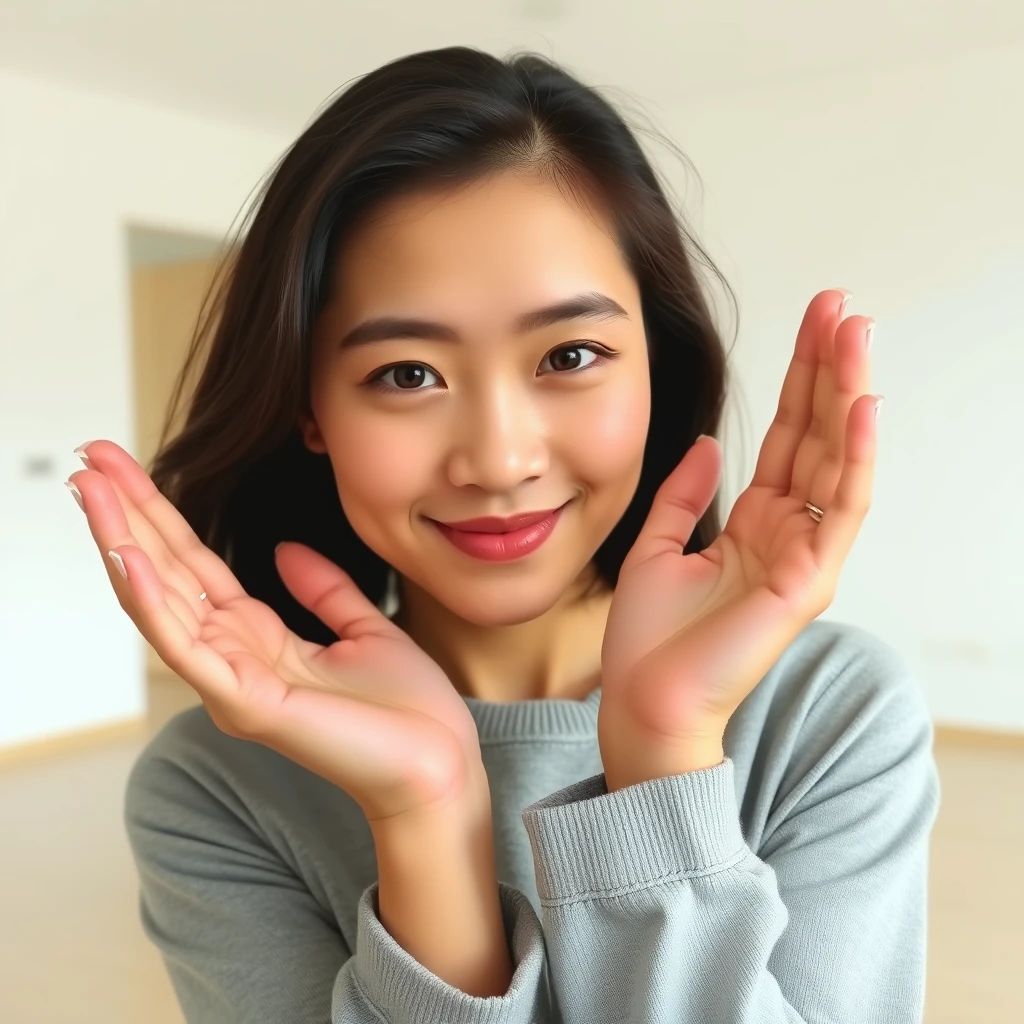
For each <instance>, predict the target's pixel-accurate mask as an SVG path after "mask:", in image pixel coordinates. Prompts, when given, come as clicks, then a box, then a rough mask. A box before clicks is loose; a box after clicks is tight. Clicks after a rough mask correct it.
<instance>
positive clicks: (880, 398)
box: [875, 395, 885, 423]
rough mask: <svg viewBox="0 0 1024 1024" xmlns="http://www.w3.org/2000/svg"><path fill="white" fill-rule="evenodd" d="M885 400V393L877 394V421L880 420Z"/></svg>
mask: <svg viewBox="0 0 1024 1024" xmlns="http://www.w3.org/2000/svg"><path fill="white" fill-rule="evenodd" d="M884 401H885V395H877V396H876V397H875V422H876V423H877V422H878V413H879V412H880V411H881V408H882V403H883V402H884Z"/></svg>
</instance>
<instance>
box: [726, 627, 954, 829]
mask: <svg viewBox="0 0 1024 1024" xmlns="http://www.w3.org/2000/svg"><path fill="white" fill-rule="evenodd" d="M933 735H934V730H933V725H932V718H931V714H930V711H929V708H928V705H927V701H926V700H925V696H924V692H923V689H922V687H921V685H920V682H919V680H918V679H917V677H916V675H915V673H914V671H913V670H912V668H911V666H910V664H909V662H908V659H907V658H906V657H905V656H904V655H903V654H902V653H901V652H900V651H899V650H897V649H896V648H895V647H894V646H893V645H892V644H891V643H889V642H888V641H886V640H883V639H882V638H881V637H879V636H877V635H875V634H873V633H871V632H869V631H868V630H866V629H863V628H861V627H858V626H853V625H850V624H848V623H843V622H836V621H826V620H820V619H816V620H815V621H813V622H812V623H810V624H809V625H808V626H807V627H806V628H805V629H804V630H802V631H801V633H800V634H799V635H798V636H797V637H796V638H795V639H794V641H793V642H792V643H791V644H790V645H789V647H788V648H786V650H785V651H784V652H783V654H782V656H781V657H780V658H779V659H778V661H777V662H776V663H775V664H774V665H773V666H772V668H771V669H770V670H769V672H768V673H767V674H766V675H765V677H764V679H763V680H762V681H761V682H760V683H759V684H758V686H757V687H755V689H754V690H753V692H752V693H751V694H750V695H749V696H748V697H747V699H746V700H745V701H744V703H743V705H741V707H740V708H739V709H738V710H737V713H736V714H735V715H734V716H733V719H732V720H731V721H730V723H729V727H728V730H727V732H726V742H727V752H728V753H730V755H731V756H732V758H733V760H734V762H735V764H736V768H737V775H738V781H739V785H740V789H741V791H744V792H745V800H746V801H747V803H748V805H750V807H751V814H752V815H753V809H752V807H753V805H752V804H751V801H753V802H756V803H757V804H758V806H761V805H762V804H763V806H762V807H761V810H762V812H764V813H767V812H768V810H769V808H774V809H776V810H777V809H778V808H779V807H780V805H786V806H788V805H790V804H791V803H792V801H795V800H798V799H802V798H812V797H811V794H817V796H816V797H813V798H815V799H816V798H819V797H821V796H822V795H824V793H825V792H826V791H831V790H832V788H835V789H836V790H837V791H842V790H843V789H845V788H850V789H852V788H856V787H859V786H862V785H871V786H878V787H880V788H883V789H886V790H888V791H889V792H890V793H891V791H892V790H893V788H895V787H899V786H903V785H906V784H908V782H909V785H910V786H911V788H913V789H915V790H917V791H918V792H919V795H920V796H921V799H922V800H925V801H926V802H931V801H932V800H933V791H934V790H935V789H936V778H935V777H936V769H935V763H934V757H933V750H932V746H933Z"/></svg>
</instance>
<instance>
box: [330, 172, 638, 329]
mask: <svg viewBox="0 0 1024 1024" xmlns="http://www.w3.org/2000/svg"><path fill="white" fill-rule="evenodd" d="M583 202H584V201H583V200H582V199H580V200H575V199H570V198H568V197H567V196H566V195H565V194H563V192H562V191H561V190H560V189H559V188H558V187H557V186H556V185H555V184H554V183H553V182H551V181H549V180H546V179H543V178H539V177H537V176H535V175H528V174H525V173H518V172H511V171H506V172H500V173H497V174H494V175H491V176H488V177H486V178H483V179H479V180H476V181H473V182H470V183H468V184H462V185H459V186H458V187H452V186H442V187H432V188H425V189H421V190H417V191H414V192H410V193H407V194H405V195H402V196H399V197H396V198H394V199H392V200H389V201H387V202H386V203H384V204H383V205H382V206H381V207H380V208H379V209H378V210H375V211H374V212H373V213H372V215H371V216H370V217H368V219H367V220H366V221H365V222H364V223H363V224H362V225H360V226H359V228H358V229H357V230H356V231H355V232H354V233H353V234H352V235H351V236H350V237H349V238H348V239H347V241H346V243H345V245H344V246H343V248H342V250H341V252H339V259H338V263H337V274H338V278H337V281H336V285H337V287H336V290H335V295H336V297H337V299H338V300H339V301H340V302H341V303H342V304H343V305H344V306H345V307H348V308H349V310H350V312H351V313H352V314H353V315H357V314H358V313H362V312H365V311H366V307H369V306H373V307H375V306H376V305H377V304H379V303H387V302H389V301H394V300H395V299H399V300H408V301H409V302H412V303H422V302H427V301H429V302H431V303H432V304H434V305H437V304H441V305H443V306H444V307H445V308H450V305H451V304H452V303H454V304H455V306H456V307H458V306H462V305H472V303H471V297H472V296H474V295H475V296H477V297H478V298H479V299H480V301H481V302H483V303H485V304H491V307H492V308H493V304H494V303H495V302H499V303H502V304H503V306H505V310H506V311H508V310H509V309H512V308H515V309H517V310H521V309H522V308H527V306H529V305H530V304H531V303H533V304H536V303H537V302H538V301H544V300H548V299H550V300H556V299H558V298H563V297H565V295H567V294H573V293H577V292H580V291H590V290H595V289H597V290H601V291H606V292H609V293H611V292H613V291H618V292H619V294H617V295H615V297H616V298H617V299H619V301H620V302H623V304H626V302H631V301H633V300H634V297H635V295H636V291H635V284H634V282H633V278H632V274H631V272H630V270H629V268H628V265H627V264H626V261H625V259H624V257H623V256H622V254H621V253H620V251H619V247H618V244H617V241H616V238H615V233H614V229H613V227H612V224H611V220H610V218H609V217H608V216H607V215H606V214H605V213H604V212H603V211H602V210H601V208H600V206H599V205H598V204H597V203H595V202H589V203H587V204H586V205H583ZM620 296H621V297H620ZM416 311H417V312H424V310H423V309H421V308H419V307H418V308H417V310H416ZM435 311H438V312H439V311H440V310H435Z"/></svg>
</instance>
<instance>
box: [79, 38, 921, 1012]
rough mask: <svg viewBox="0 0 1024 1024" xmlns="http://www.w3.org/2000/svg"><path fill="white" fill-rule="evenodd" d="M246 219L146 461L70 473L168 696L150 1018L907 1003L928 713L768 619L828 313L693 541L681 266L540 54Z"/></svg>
mask: <svg viewBox="0 0 1024 1024" xmlns="http://www.w3.org/2000/svg"><path fill="white" fill-rule="evenodd" d="M254 210H255V215H254V216H253V217H252V218H251V224H250V225H249V227H248V230H247V231H246V232H245V237H244V240H243V241H242V242H241V245H240V248H239V250H238V253H237V258H236V259H235V260H234V262H233V264H232V266H231V268H230V270H229V271H228V270H226V271H225V276H224V278H223V280H222V282H221V283H220V287H219V290H217V291H216V293H215V299H216V301H214V302H213V303H212V304H210V305H209V307H208V309H207V313H206V316H205V318H204V320H203V323H202V324H201V326H200V329H199V330H198V331H197V334H196V338H195V342H194V344H193V347H192V350H191V352H190V357H189V363H188V364H187V365H186V367H185V369H184V371H183V373H182V377H181V379H180V380H179V382H178V391H177V399H176V401H177V400H180V398H181V395H182V393H183V391H182V382H183V381H184V380H185V379H186V378H187V377H188V376H189V374H190V372H191V369H192V368H193V367H196V366H198V365H199V359H200V352H201V351H202V350H203V343H204V341H207V340H209V341H210V342H211V344H210V346H209V350H208V352H206V353H205V354H204V361H203V363H202V367H201V372H200V374H199V378H198V383H197V386H196V387H195V391H194V397H193V398H192V400H191V404H190V405H189V407H188V410H187V416H186V418H185V422H184V426H183V429H182V430H181V432H180V433H179V434H178V435H177V436H175V437H174V439H173V440H171V441H167V438H166V436H165V438H164V443H163V447H162V450H161V451H160V453H159V455H158V457H157V459H156V461H155V464H154V466H153V468H152V479H150V477H149V476H147V474H146V473H145V472H144V471H143V470H142V468H141V467H140V466H139V465H138V464H137V463H136V462H135V461H134V460H133V459H132V458H131V457H130V456H129V455H128V454H127V453H126V452H125V451H124V450H123V449H121V448H120V447H119V446H117V445H116V444H114V443H113V442H111V441H95V442H90V443H88V444H87V445H85V446H83V447H82V448H81V449H80V450H79V451H80V453H81V454H82V455H83V457H84V459H85V463H86V467H87V468H86V469H85V470H83V471H79V472H77V473H75V474H73V476H72V478H71V480H70V484H71V485H72V488H73V490H76V492H77V494H76V496H80V499H81V501H82V502H83V508H84V509H85V512H86V514H87V516H88V521H89V527H90V529H91V531H92V533H93V536H94V538H95V540H96V542H97V544H98V546H99V550H100V551H101V552H102V554H103V556H104V559H105V564H106V566H107V568H108V572H109V575H110V580H111V584H112V586H113V588H114V590H115V592H116V594H117V599H118V601H119V603H120V604H121V606H122V607H123V608H124V610H125V611H126V612H127V614H128V615H129V616H130V617H131V618H132V620H133V622H134V623H135V624H136V625H137V627H138V628H139V630H140V632H141V633H142V634H143V635H144V636H145V637H146V638H147V639H148V640H149V641H150V643H152V644H153V646H154V647H155V648H156V650H157V651H158V653H159V654H160V656H161V657H162V658H163V660H164V661H165V662H166V663H167V664H168V665H169V666H170V667H171V668H172V669H174V670H175V671H176V672H177V673H178V674H179V675H181V676H182V678H184V679H185V680H186V681H187V682H188V683H189V684H191V685H192V686H193V687H194V688H195V689H196V691H197V692H198V693H199V695H200V697H201V698H202V702H203V703H202V704H201V705H199V706H197V707H195V708H193V709H190V710H188V711H186V712H184V713H183V714H180V715H178V716H177V717H176V718H174V719H173V720H171V721H170V722H169V723H168V724H167V725H166V727H165V728H164V729H163V730H162V731H161V732H160V733H159V734H158V735H157V736H156V737H154V739H153V740H152V741H151V742H150V743H149V745H148V746H147V748H146V750H145V751H144V753H143V754H142V755H141V757H140V758H139V760H138V762H137V763H136V765H135V766H134V770H133V772H132V775H131V779H130V782H129V786H128V792H127V800H126V822H127V828H128V833H129V836H130V839H131V843H132V847H133V851H134V854H135V857H136V860H137V864H138V869H139V872H140V878H141V887H142V892H141V913H142V920H143V923H144V926H145V928H146V932H147V934H148V935H149V937H150V938H151V939H152V940H153V941H154V942H155V943H156V944H157V945H158V946H159V948H160V950H161V951H162V953H163V956H164V958H165V962H166V964H167V967H168V970H169V972H170V975H171V978H172V980H173V983H174V986H175V989H176V991H177V994H178V997H179V999H180V1001H181V1004H182V1007H183V1009H184V1012H185V1016H186V1019H187V1020H188V1021H189V1022H190V1024H214V1022H216V1024H229V1022H236V1021H237V1022H243V1021H245V1022H255V1021H259V1022H266V1024H298V1022H313V1021H316V1022H323V1021H327V1020H331V1021H333V1022H335V1024H341V1022H345V1024H357V1022H359V1024H362V1022H367V1024H368V1022H371V1021H373V1022H377V1021H390V1022H396V1024H397V1022H401V1024H405V1022H410V1024H411V1022H413V1021H416V1022H439V1021H445V1022H459V1024H470V1022H478V1021H486V1022H491V1024H496V1022H503V1024H505V1022H507V1024H528V1022H544V1024H548V1022H555V1021H564V1022H567V1024H568V1022H572V1024H576V1022H580V1024H582V1022H587V1024H600V1022H609V1024H610V1022H612V1021H615V1022H621V1021H629V1022H637V1024H640V1022H643V1024H684V1022H691V1021H713V1022H723V1024H724V1022H729V1024H738V1022H747V1024H752V1022H758V1024H768V1022H773V1024H774V1022H782V1021H787V1022H793V1021H803V1020H807V1021H811V1020H814V1021H823V1020H828V1021H831V1022H840V1021H842V1022H845V1021H850V1022H852V1021H857V1022H858V1024H863V1022H866V1021H886V1022H887V1024H892V1022H902V1021H907V1022H909V1021H916V1020H918V1019H919V1017H920V1013H921V1004H922V998H923V996H922V991H923V980H924V948H925V892H926V890H925V885H926V870H927V844H928V836H929V831H930V827H931V824H932V821H933V818H934V815H935V810H936V803H937V783H936V775H935V768H934V763H933V760H932V755H931V726H930V722H929V717H928V714H927V711H926V708H925V705H924V703H923V700H922V697H921V694H920V692H919V689H918V687H917V685H916V684H915V683H914V682H913V681H912V680H911V679H910V678H909V676H908V672H907V669H906V667H905V665H904V663H903V661H902V660H901V658H900V657H899V656H898V655H897V653H896V652H895V651H893V650H892V649H891V648H890V647H888V646H887V645H885V644H883V643H882V642H881V641H880V640H878V639H876V638H874V637H873V636H871V635H870V634H868V633H866V632H864V631H862V630H859V629H855V628H852V627H848V626H843V625H837V624H830V623H825V622H815V621H814V620H815V618H816V617H817V616H818V615H819V614H820V613H821V612H822V611H824V610H825V609H826V608H827V607H828V605H829V604H830V602H831V600H832V596H833V594H834V590H835V586H836V581H837V578H838V574H839V571H840V568H841V565H842V562H843V560H844V558H845V557H846V555H847V553H848V551H849V549H850V547H851V545H852V543H853V541H854V539H855V536H856V534H857V531H858V529H859V527H860V524H861V522H862V520H863V518H864V516H865V514H866V511H867V508H868V504H869V498H870V490H871V477H872V470H873V463H874V457H875V446H876V433H875V423H874V419H875V417H874V412H875V410H876V404H877V403H876V396H874V395H872V394H870V393H869V392H868V384H869V363H868V355H867V349H868V344H869V342H870V327H871V325H872V322H871V321H870V319H869V318H866V317H863V316H846V315H845V305H846V301H847V300H848V298H849V295H848V294H846V293H844V292H842V291H841V290H828V291H823V292H821V293H820V294H819V295H817V296H815V298H814V299H813V300H812V301H811V303H810V305H809V306H808V308H807V311H806V314H805V316H804V318H803V322H802V324H801V325H800V328H799V331H798V333H797V338H796V345H795V349H794V354H793V359H792V362H791V364H790V367H789V370H788V372H787V374H786V377H785V381H784V383H783V387H782V394H781V398H780V402H779V411H778V413H777V415H776V417H775V420H774V421H773V423H772V425H771V428H770V429H769V431H768V434H767V437H766V438H765V441H764V444H763V447H762V449H761V452H760V455H759V458H758V461H757V466H756V471H755V474H754V478H753V480H752V482H751V484H750V486H749V488H748V489H747V490H746V491H745V492H744V493H743V495H742V496H741V497H740V499H739V500H738V502H737V503H736V506H735V507H734V509H733V510H732V512H731V514H730V516H729V519H728V522H727V523H726V525H725V527H724V529H723V528H722V527H721V526H720V524H719V520H718V513H717V509H716V505H715V502H714V496H715V492H716V490H717V487H718V481H719V476H720V464H721V454H720V449H719V447H718V444H717V442H716V441H715V440H714V439H713V435H714V434H715V432H716V431H717V429H718V427H719V419H720V415H721V411H722V405H723V399H724V392H725V381H726V374H725V363H726V354H725V352H724V350H723V346H722V342H721V340H720V338H719V336H718V334H717V332H716V329H715V327H714V324H713V321H712V316H711V314H710V312H709V307H708V303H707V301H706V299H705V297H704V295H703V293H702V290H701V284H700V281H699V278H698V273H697V270H696V268H695V265H694V263H693V259H694V257H695V256H696V257H697V258H699V259H700V260H701V262H703V263H704V264H705V265H707V266H710V264H709V263H708V261H707V260H706V258H704V257H703V254H702V253H701V250H700V249H699V248H698V247H697V246H696V244H695V243H694V242H693V241H692V240H691V239H690V238H689V237H688V236H687V235H686V234H685V233H684V232H683V230H682V228H681V227H680V223H679V218H678V217H677V216H676V215H675V214H674V213H673V211H672V209H671V207H670V205H669V203H668V201H667V199H666V197H665V195H664V192H663V190H662V188H661V187H660V185H659V182H658V179H657V177H656V175H655V173H654V172H653V171H652V169H651V167H650V165H649V163H648V161H647V160H646V158H645V157H644V155H643V153H642V152H641V149H640V148H639V146H638V144H637V142H636V139H635V137H634V135H633V134H632V133H631V131H630V130H629V128H628V127H627V126H626V125H625V123H624V122H623V121H622V120H621V118H620V117H619V115H618V114H617V113H615V111H614V110H613V109H612V108H611V107H610V106H609V105H608V103H607V102H606V101H605V100H603V99H602V98H600V97H599V96H598V95H597V94H596V93H595V92H593V91H592V90H590V89H588V88H586V87H584V86H583V85H581V84H580V83H579V82H577V81H576V80H574V79H573V78H572V77H570V76H569V75H568V74H567V73H566V72H565V71H563V70H561V69H559V68H558V67H557V66H555V65H553V64H552V63H550V62H548V61H546V60H544V59H542V58H540V57H537V56H531V55H520V56H516V57H514V58H510V59H508V60H506V61H501V60H498V59H497V58H494V57H492V56H489V55H487V54H484V53H481V52H479V51H476V50H472V49H467V48H462V47H454V48H449V49H443V50H437V51H432V52H426V53H419V54H415V55H412V56H409V57H406V58H403V59H401V60H396V61H394V62H392V63H390V64H388V65H386V66H384V67H382V68H380V69H379V70H377V71H375V72H374V73H372V74H369V75H367V76H365V77H363V78H362V79H360V80H358V81H357V82H356V83H355V84H354V85H352V86H351V87H350V88H349V89H348V90H347V91H345V92H343V93H342V94H341V95H340V96H339V97H338V98H337V99H335V100H334V102H333V103H332V104H331V105H330V106H329V107H328V108H327V109H325V110H324V111H323V112H322V113H321V114H320V115H319V116H318V117H317V118H316V119H315V121H314V122H313V123H312V124H311V125H309V127H308V128H307V129H306V130H305V131H304V132H303V134H302V136H301V137H300V138H299V139H298V141H297V142H296V143H295V144H294V145H293V146H292V147H291V149H290V150H289V151H288V152H287V153H286V154H285V156H284V157H283V159H282V160H281V162H280V164H279V166H278V167H277V168H276V169H275V171H274V173H273V175H272V177H271V178H270V180H269V182H268V183H267V184H266V185H265V187H264V189H263V191H262V194H261V196H260V197H259V201H258V202H257V204H256V205H255V207H254ZM239 234H241V229H240V231H239ZM225 266H226V264H225ZM711 269H712V270H713V268H711ZM108 552H109V557H107V555H108ZM389 584H390V586H389Z"/></svg>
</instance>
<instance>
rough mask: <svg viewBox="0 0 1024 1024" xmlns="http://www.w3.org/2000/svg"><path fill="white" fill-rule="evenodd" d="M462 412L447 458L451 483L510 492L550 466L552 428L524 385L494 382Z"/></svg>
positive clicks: (496, 491) (539, 474) (459, 485)
mask: <svg viewBox="0 0 1024 1024" xmlns="http://www.w3.org/2000/svg"><path fill="white" fill-rule="evenodd" d="M462 413H463V414H462V416H461V417H460V420H459V422H458V424H457V428H456V430H455V431H454V433H455V434H456V435H457V436H455V437H453V439H452V447H451V455H450V458H449V460H448V478H449V480H450V481H451V482H452V484H453V485H455V486H456V487H466V486H469V485H471V484H475V485H476V486H477V487H480V488H482V489H483V490H486V491H491V492H494V493H506V492H509V491H512V490H514V489H515V488H516V486H517V485H519V484H521V483H524V482H526V481H527V480H532V479H534V478H536V477H540V476H543V475H544V474H545V473H546V472H547V470H548V464H549V455H548V442H547V433H548V431H547V429H546V425H545V423H544V421H543V417H542V416H541V415H540V410H539V409H537V407H536V405H535V403H534V402H532V401H531V396H530V395H529V393H528V391H527V390H526V389H522V388H517V387H515V386H514V385H510V384H502V385H499V386H495V387H493V388H491V389H488V391H487V394H486V395H481V396H479V397H478V398H477V399H476V400H475V401H474V402H472V403H471V404H470V405H468V406H467V407H466V408H465V409H464V410H462Z"/></svg>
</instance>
